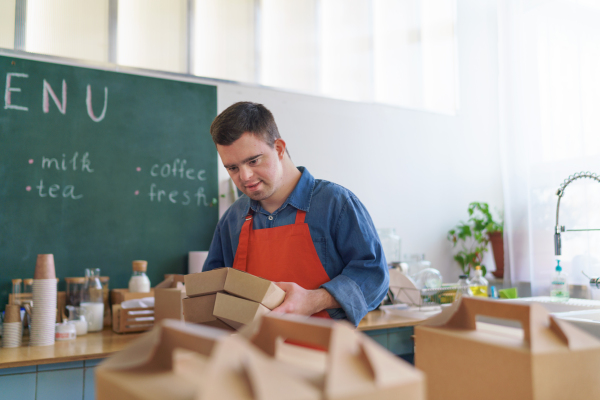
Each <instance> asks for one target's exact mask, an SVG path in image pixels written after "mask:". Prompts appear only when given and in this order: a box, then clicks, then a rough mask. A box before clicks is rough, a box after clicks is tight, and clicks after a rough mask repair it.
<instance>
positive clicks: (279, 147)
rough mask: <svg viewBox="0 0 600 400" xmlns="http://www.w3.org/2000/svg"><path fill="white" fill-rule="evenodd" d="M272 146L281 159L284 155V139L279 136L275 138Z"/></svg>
mask: <svg viewBox="0 0 600 400" xmlns="http://www.w3.org/2000/svg"><path fill="white" fill-rule="evenodd" d="M273 146H275V151H277V156H278V157H279V159H280V160H282V159H283V156H284V155H285V148H286V144H285V140H283V139H281V138H279V139H276V140H275V143H273Z"/></svg>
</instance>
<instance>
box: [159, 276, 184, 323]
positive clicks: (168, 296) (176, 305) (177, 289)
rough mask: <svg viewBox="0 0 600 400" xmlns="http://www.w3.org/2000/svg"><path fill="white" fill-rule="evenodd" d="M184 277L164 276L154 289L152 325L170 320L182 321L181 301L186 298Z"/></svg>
mask: <svg viewBox="0 0 600 400" xmlns="http://www.w3.org/2000/svg"><path fill="white" fill-rule="evenodd" d="M183 282H184V275H165V280H164V281H162V282H161V283H159V284H158V285H156V287H155V288H154V323H158V322H160V321H162V320H163V319H167V318H171V319H178V320H183V305H182V300H183V299H184V298H185V296H186V292H185V286H184V284H183Z"/></svg>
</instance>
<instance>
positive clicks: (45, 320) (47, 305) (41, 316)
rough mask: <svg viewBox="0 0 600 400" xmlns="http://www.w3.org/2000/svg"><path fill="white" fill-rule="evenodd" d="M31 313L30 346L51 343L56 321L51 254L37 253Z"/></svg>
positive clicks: (54, 281)
mask: <svg viewBox="0 0 600 400" xmlns="http://www.w3.org/2000/svg"><path fill="white" fill-rule="evenodd" d="M31 313H32V315H31V326H30V332H29V336H30V340H29V344H30V346H49V345H53V344H54V329H55V326H54V324H55V322H56V273H55V271H54V256H53V255H52V254H39V255H38V258H37V262H36V264H35V273H34V275H33V309H32V310H31Z"/></svg>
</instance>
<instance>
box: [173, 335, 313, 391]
mask: <svg viewBox="0 0 600 400" xmlns="http://www.w3.org/2000/svg"><path fill="white" fill-rule="evenodd" d="M173 362H174V371H175V373H176V374H179V375H181V376H184V377H186V378H187V379H188V380H189V381H190V382H195V383H196V384H197V388H198V390H197V395H196V398H201V399H203V400H227V399H232V400H233V399H237V400H245V399H247V400H259V399H260V400H279V399H282V398H286V399H297V400H304V399H306V400H317V399H320V398H321V397H320V393H319V391H318V390H317V389H316V388H314V387H312V386H310V385H309V384H307V383H305V382H303V381H302V380H301V379H298V378H296V377H293V376H291V375H289V374H286V373H285V372H282V371H281V370H280V369H279V368H277V366H276V365H275V363H274V362H273V361H271V360H269V359H268V358H267V357H266V356H264V355H262V354H261V353H260V352H258V351H257V350H254V349H253V348H252V347H250V346H249V345H248V343H247V342H245V341H244V340H243V339H241V338H235V337H231V338H230V339H228V340H227V343H226V344H225V343H222V345H221V346H218V347H217V348H215V350H214V352H213V354H212V355H211V357H210V359H209V358H207V357H204V356H202V355H200V354H197V353H192V352H186V351H181V350H179V349H177V350H176V351H175V352H174V361H173Z"/></svg>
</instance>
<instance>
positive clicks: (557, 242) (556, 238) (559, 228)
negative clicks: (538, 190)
mask: <svg viewBox="0 0 600 400" xmlns="http://www.w3.org/2000/svg"><path fill="white" fill-rule="evenodd" d="M580 178H590V179H594V180H595V181H597V182H599V183H600V176H599V175H597V174H592V173H591V172H578V173H576V174H573V175H571V176H569V177H568V178H567V179H565V180H564V182H563V183H561V185H560V188H559V189H558V190H557V191H556V195H557V196H558V202H557V203H556V227H555V228H554V255H556V256H560V255H561V243H560V233H561V232H581V231H600V229H566V230H565V226H564V225H563V226H560V225H559V224H558V210H559V208H560V199H561V198H562V196H563V194H564V193H565V188H566V187H567V186H568V185H569V184H570V183H571V182H573V181H575V180H577V179H580Z"/></svg>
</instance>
